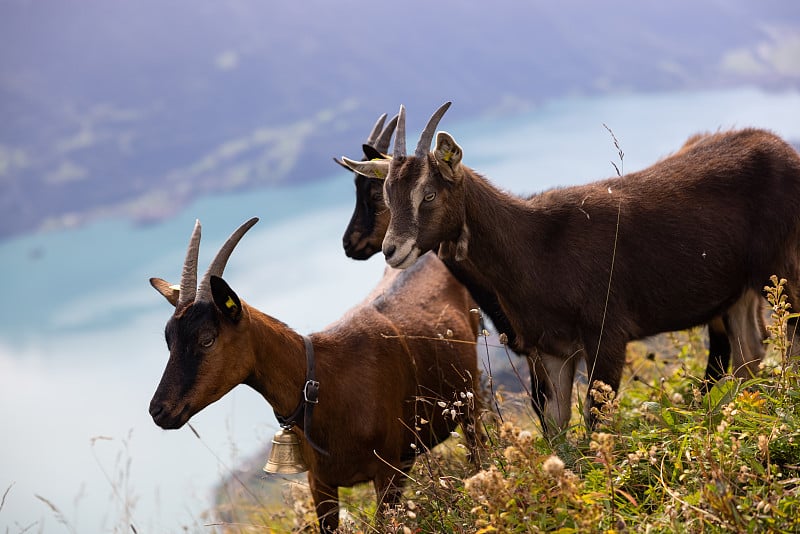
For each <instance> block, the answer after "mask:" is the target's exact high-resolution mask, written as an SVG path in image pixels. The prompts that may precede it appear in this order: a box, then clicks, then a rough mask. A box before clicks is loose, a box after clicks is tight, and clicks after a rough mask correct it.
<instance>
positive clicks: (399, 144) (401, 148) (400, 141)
mask: <svg viewBox="0 0 800 534" xmlns="http://www.w3.org/2000/svg"><path fill="white" fill-rule="evenodd" d="M392 157H393V158H394V159H398V158H404V157H406V108H405V106H404V105H403V104H400V113H398V114H397V131H396V132H395V134H394V151H393V152H392Z"/></svg>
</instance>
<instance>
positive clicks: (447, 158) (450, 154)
mask: <svg viewBox="0 0 800 534" xmlns="http://www.w3.org/2000/svg"><path fill="white" fill-rule="evenodd" d="M452 157H453V151H452V150H448V151H447V152H446V153H445V155H444V162H445V163H450V158H452Z"/></svg>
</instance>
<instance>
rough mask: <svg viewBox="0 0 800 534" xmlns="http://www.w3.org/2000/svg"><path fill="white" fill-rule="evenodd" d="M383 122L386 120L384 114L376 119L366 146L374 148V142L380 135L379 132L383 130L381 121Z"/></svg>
mask: <svg viewBox="0 0 800 534" xmlns="http://www.w3.org/2000/svg"><path fill="white" fill-rule="evenodd" d="M385 120H386V113H384V114H383V115H381V116H380V117H378V121H377V122H376V123H375V126H373V127H372V132H370V134H369V137H367V140H366V144H368V145H369V146H375V141H376V140H377V139H378V136H379V135H380V134H381V130H382V129H383V121H385Z"/></svg>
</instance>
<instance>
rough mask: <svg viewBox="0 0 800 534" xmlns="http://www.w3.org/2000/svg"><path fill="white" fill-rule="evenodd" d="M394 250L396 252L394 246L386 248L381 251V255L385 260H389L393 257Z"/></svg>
mask: <svg viewBox="0 0 800 534" xmlns="http://www.w3.org/2000/svg"><path fill="white" fill-rule="evenodd" d="M396 250H397V247H396V246H394V245H389V246H388V247H386V248H385V249H383V255H384V256H386V257H387V258H391V257H392V256H394V253H395V251H396Z"/></svg>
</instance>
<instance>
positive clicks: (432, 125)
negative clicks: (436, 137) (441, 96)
mask: <svg viewBox="0 0 800 534" xmlns="http://www.w3.org/2000/svg"><path fill="white" fill-rule="evenodd" d="M450 104H452V102H445V103H444V104H442V105H441V107H440V108H439V109H437V110H436V112H435V113H434V114H433V115H431V118H430V119H429V120H428V124H427V125H426V126H425V129H424V130H422V135H420V136H419V143H417V150H416V151H414V155H415V156H417V157H418V158H421V157H423V156H425V155H427V154H428V152H430V150H431V141H433V134H434V133H435V132H436V127H437V126H438V125H439V121H440V120H442V117H443V116H444V113H445V111H447V108H449V107H450Z"/></svg>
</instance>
